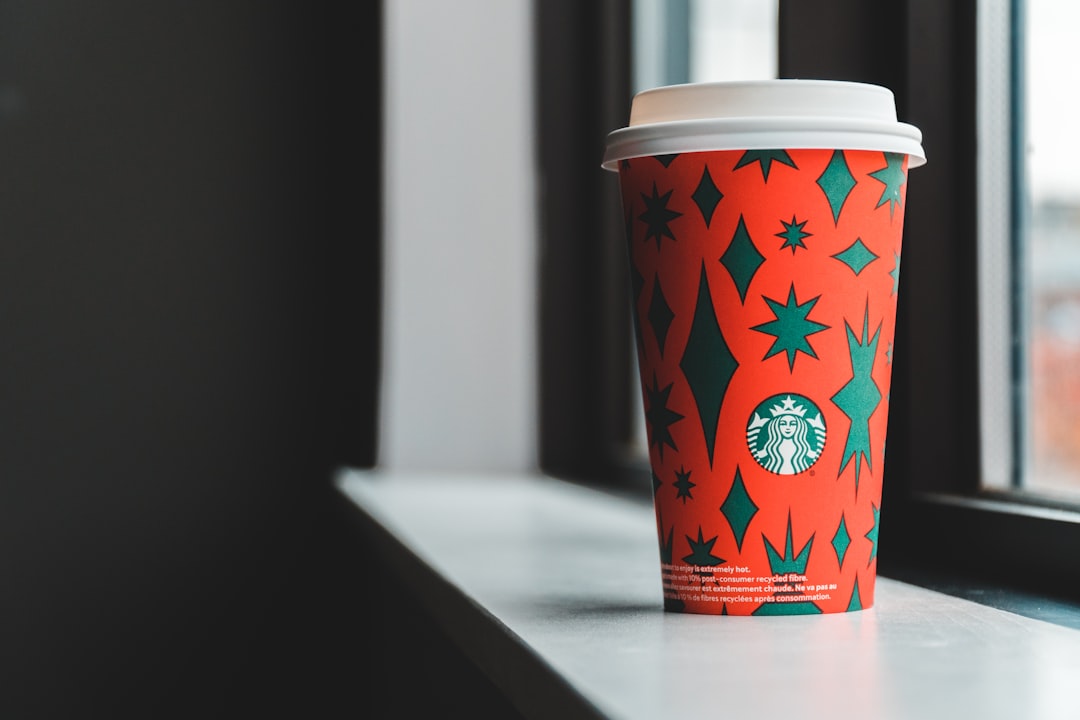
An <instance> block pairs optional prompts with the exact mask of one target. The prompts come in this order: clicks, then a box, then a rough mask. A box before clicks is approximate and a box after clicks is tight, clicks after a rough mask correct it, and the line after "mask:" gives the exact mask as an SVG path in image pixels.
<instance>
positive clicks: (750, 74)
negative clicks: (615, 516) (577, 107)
mask: <svg viewBox="0 0 1080 720" xmlns="http://www.w3.org/2000/svg"><path fill="white" fill-rule="evenodd" d="M632 12H633V20H632V22H633V78H632V82H633V89H634V92H639V91H641V90H645V89H648V88H651V87H658V86H661V85H674V84H677V83H685V82H715V81H728V80H768V79H772V78H775V77H777V65H778V50H777V44H778V29H777V28H778V25H777V12H778V3H777V2H776V0H634V2H633V10H632ZM629 352H630V353H631V355H633V356H634V363H635V365H634V368H635V369H634V372H633V374H632V377H633V378H634V379H635V383H636V382H637V380H636V378H637V364H636V363H637V357H636V355H635V354H634V353H633V348H631V349H630V350H629ZM631 395H632V397H633V398H634V399H635V408H634V422H635V436H636V438H637V440H636V443H635V449H636V450H638V451H639V452H640V455H641V456H643V457H647V455H648V440H647V439H646V429H645V421H644V412H643V410H642V404H641V403H642V399H641V389H640V387H638V386H637V385H635V386H634V387H633V388H632V390H631Z"/></svg>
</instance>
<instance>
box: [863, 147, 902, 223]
mask: <svg viewBox="0 0 1080 720" xmlns="http://www.w3.org/2000/svg"><path fill="white" fill-rule="evenodd" d="M870 177H872V178H874V179H875V180H877V181H878V182H881V183H884V185H885V189H884V190H882V191H881V199H880V200H878V204H877V205H876V207H881V206H882V205H884V204H885V203H889V217H890V218H892V216H893V211H895V210H896V206H897V205H899V204H900V196H901V194H902V188H903V187H904V181H905V180H907V177H906V176H905V175H904V156H903V155H902V154H900V153H890V152H887V153H885V167H883V168H881V169H880V170H877V171H875V172H872V173H870Z"/></svg>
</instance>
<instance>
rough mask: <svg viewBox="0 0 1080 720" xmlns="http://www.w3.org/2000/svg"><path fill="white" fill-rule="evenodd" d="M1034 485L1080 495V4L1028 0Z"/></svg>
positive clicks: (1027, 278)
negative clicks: (1078, 78) (1079, 64)
mask: <svg viewBox="0 0 1080 720" xmlns="http://www.w3.org/2000/svg"><path fill="white" fill-rule="evenodd" d="M1023 5H1024V9H1023V18H1022V24H1021V27H1022V28H1023V34H1022V38H1023V39H1022V41H1021V42H1022V48H1023V51H1022V54H1021V55H1020V57H1021V64H1020V67H1021V69H1022V81H1021V82H1022V86H1023V93H1022V95H1021V98H1022V107H1023V117H1024V121H1023V125H1024V126H1025V129H1026V142H1025V143H1024V146H1023V147H1024V150H1025V153H1024V157H1025V159H1026V167H1025V175H1026V180H1027V182H1026V187H1025V195H1024V207H1025V210H1024V213H1023V214H1022V215H1021V217H1023V216H1024V215H1025V214H1026V223H1025V228H1024V232H1023V233H1022V237H1023V238H1024V240H1025V241H1026V243H1025V244H1026V247H1025V253H1024V255H1023V256H1022V261H1021V262H1020V263H1019V265H1018V267H1019V268H1021V269H1022V271H1023V275H1022V276H1021V277H1022V281H1021V286H1022V287H1023V288H1024V289H1025V295H1026V296H1025V297H1024V298H1022V301H1023V305H1022V307H1023V308H1024V310H1025V312H1024V314H1023V316H1022V322H1023V323H1024V324H1026V327H1025V334H1026V340H1027V354H1026V358H1025V360H1026V362H1025V363H1024V365H1025V366H1026V373H1025V375H1026V386H1027V392H1026V393H1025V395H1026V398H1027V408H1026V410H1027V412H1026V413H1023V412H1022V413H1021V417H1025V416H1026V418H1027V419H1028V422H1027V426H1026V428H1025V434H1024V435H1025V440H1026V445H1027V448H1026V452H1025V453H1024V457H1025V459H1026V464H1027V467H1026V472H1024V473H1023V474H1022V479H1021V481H1020V482H1021V484H1022V486H1023V487H1024V488H1025V489H1030V490H1037V491H1047V492H1060V491H1064V492H1066V493H1069V494H1071V495H1072V496H1073V498H1074V499H1075V498H1080V170H1078V166H1080V129H1078V125H1077V120H1076V118H1077V117H1078V116H1080V96H1078V94H1077V92H1076V89H1075V86H1073V85H1072V82H1073V71H1074V68H1075V65H1076V55H1075V53H1076V46H1077V43H1078V41H1080V3H1077V2H1075V0H1024V2H1023Z"/></svg>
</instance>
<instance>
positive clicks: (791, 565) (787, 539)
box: [761, 512, 814, 575]
mask: <svg viewBox="0 0 1080 720" xmlns="http://www.w3.org/2000/svg"><path fill="white" fill-rule="evenodd" d="M761 538H762V539H763V540H764V541H765V552H766V554H767V555H768V556H769V569H770V570H772V572H773V575H786V574H787V573H796V574H798V575H805V574H806V564H807V563H808V562H810V548H811V547H812V546H813V544H814V536H813V535H811V536H810V539H809V540H807V541H806V544H805V545H803V547H802V550H800V551H799V554H798V555H796V554H795V550H794V542H793V538H792V533H791V513H790V512H789V513H788V519H787V534H786V535H785V536H784V554H783V555H782V556H781V555H780V552H779V551H778V550H777V549H776V548H774V547H773V544H772V543H771V542H769V538H767V537H765V536H764V535H762V536H761Z"/></svg>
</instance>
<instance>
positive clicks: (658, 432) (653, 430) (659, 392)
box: [645, 372, 683, 460]
mask: <svg viewBox="0 0 1080 720" xmlns="http://www.w3.org/2000/svg"><path fill="white" fill-rule="evenodd" d="M673 386H674V383H671V384H669V385H668V386H667V387H664V388H661V387H660V384H659V383H658V382H657V380H656V373H655V372H654V373H653V382H652V387H648V386H646V387H645V395H646V396H647V397H648V406H647V407H646V408H645V420H646V421H648V428H647V429H648V431H649V433H648V435H649V444H650V445H656V447H657V449H658V450H659V452H660V459H661V460H662V459H663V458H664V446H665V445H667V446H669V447H670V448H671V449H672V450H674V451H676V452H678V450H679V448H678V447H677V446H676V445H675V438H673V437H671V426H672V425H673V424H674V423H677V422H678V421H679V420H682V419H683V416H682V415H680V414H679V413H677V412H675V411H674V410H672V409H671V408H669V407H668V406H667V403H668V396H670V395H671V388H672V387H673Z"/></svg>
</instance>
